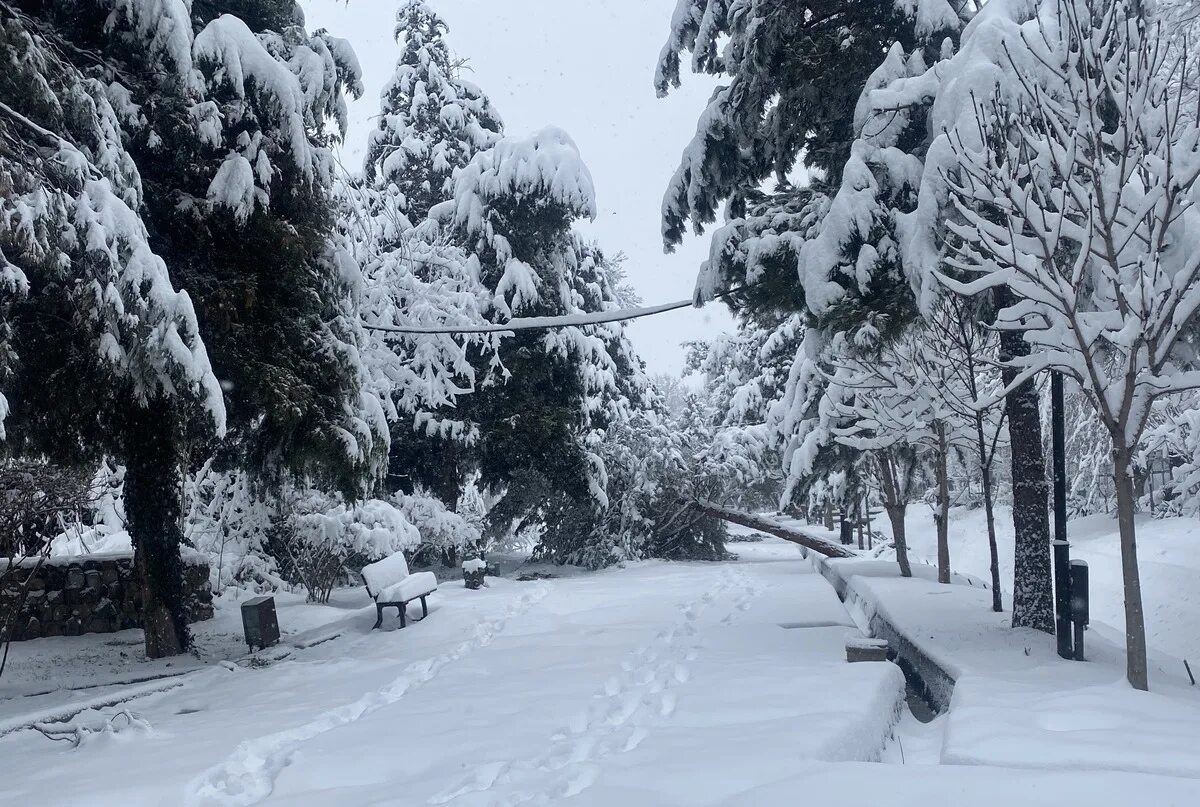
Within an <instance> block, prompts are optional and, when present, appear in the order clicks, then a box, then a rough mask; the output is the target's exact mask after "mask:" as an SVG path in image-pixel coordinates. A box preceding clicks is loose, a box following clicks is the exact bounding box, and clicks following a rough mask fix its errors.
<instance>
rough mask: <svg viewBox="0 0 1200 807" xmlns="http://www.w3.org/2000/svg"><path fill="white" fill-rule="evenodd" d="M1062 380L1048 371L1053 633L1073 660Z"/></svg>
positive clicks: (1064, 653) (1061, 649) (1065, 655)
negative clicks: (1052, 551) (1052, 501)
mask: <svg viewBox="0 0 1200 807" xmlns="http://www.w3.org/2000/svg"><path fill="white" fill-rule="evenodd" d="M1064 410H1065V405H1064V402H1063V377H1062V373H1061V372H1059V371H1058V370H1051V371H1050V436H1051V442H1052V443H1053V453H1054V459H1053V462H1054V611H1055V617H1054V632H1055V634H1056V635H1057V637H1058V655H1060V656H1062V657H1063V658H1068V659H1069V658H1074V656H1075V654H1074V652H1073V649H1072V646H1071V557H1070V544H1069V543H1067V440H1066V425H1065V422H1064V421H1065V414H1064Z"/></svg>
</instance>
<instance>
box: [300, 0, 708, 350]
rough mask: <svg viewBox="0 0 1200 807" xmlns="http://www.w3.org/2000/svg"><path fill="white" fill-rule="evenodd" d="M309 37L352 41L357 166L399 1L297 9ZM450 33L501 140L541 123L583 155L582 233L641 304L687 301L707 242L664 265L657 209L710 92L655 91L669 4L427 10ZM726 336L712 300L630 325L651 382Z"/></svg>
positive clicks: (557, 0) (473, 3)
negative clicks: (621, 259)
mask: <svg viewBox="0 0 1200 807" xmlns="http://www.w3.org/2000/svg"><path fill="white" fill-rule="evenodd" d="M301 4H302V5H303V6H304V8H305V10H306V14H307V18H308V25H309V28H310V29H312V28H328V29H329V31H330V33H332V34H334V35H335V36H341V37H344V38H346V39H349V40H350V42H351V43H352V44H353V45H354V49H355V51H356V52H357V53H358V58H359V61H360V62H361V63H362V68H363V82H364V84H365V85H366V94H365V95H364V96H363V98H362V100H360V101H358V102H355V103H353V104H352V105H351V112H350V116H351V129H350V133H349V135H348V137H347V141H346V145H345V149H344V154H343V159H344V161H345V163H346V165H347V166H354V167H361V164H362V157H363V150H364V144H365V142H366V137H367V132H368V131H369V130H370V128H371V127H372V126H373V125H374V122H373V121H372V116H374V115H376V114H377V113H378V111H379V93H380V90H381V89H382V87H383V84H384V82H385V81H387V79H388V78H390V77H391V75H392V71H393V69H394V67H395V63H396V57H397V56H398V55H399V48H398V46H397V45H396V43H395V42H394V41H393V39H392V30H393V28H394V27H395V22H394V21H395V12H396V9H397V8H398V7H399V5H400V0H350V2H349V3H348V4H347V3H346V0H301ZM430 5H431V6H432V7H433V8H435V9H436V10H437V11H438V12H439V13H440V14H442V16H443V17H444V18H445V19H446V21H447V22H448V23H449V25H450V35H449V42H450V45H451V47H452V48H453V49H454V50H455V52H456V53H457V54H458V55H459V56H461V57H466V58H468V59H469V60H470V67H471V70H472V71H473V74H474V75H473V76H472V77H471V78H472V80H473V81H474V82H475V83H476V84H479V85H480V87H482V88H483V90H484V92H486V93H487V94H488V95H489V96H490V97H491V99H492V101H493V102H494V103H495V105H496V107H497V109H499V111H500V114H501V115H502V116H503V118H504V123H505V127H506V131H507V132H508V133H509V134H515V135H522V134H527V133H530V132H533V131H536V130H537V129H540V128H542V127H543V126H546V125H551V124H552V125H555V126H559V127H561V128H563V129H565V130H566V131H567V132H569V133H570V134H571V136H572V137H573V138H574V139H575V142H576V143H577V144H578V145H579V150H580V152H581V154H582V155H583V159H584V160H585V161H586V162H587V164H588V167H589V168H590V169H591V172H592V178H593V180H594V181H595V185H596V195H597V197H598V198H597V202H598V206H599V211H600V212H599V215H598V216H597V218H596V221H595V223H594V224H588V225H586V226H585V227H584V228H583V229H584V231H585V232H586V233H587V234H588V235H589V236H590V237H593V238H595V239H597V240H598V241H599V242H600V243H601V245H602V246H603V247H604V249H605V250H606V251H607V252H609V253H610V254H611V253H616V252H618V251H624V252H625V253H626V254H627V255H628V256H629V260H628V262H627V263H626V267H627V269H628V271H629V275H630V279H631V280H632V282H633V284H634V286H635V287H636V288H637V290H638V293H639V294H641V296H642V298H643V299H644V300H645V302H646V304H648V305H654V304H658V303H665V302H671V301H674V300H680V299H684V298H687V297H690V296H691V293H692V288H693V286H694V284H695V280H696V269H697V267H698V266H699V264H700V261H701V260H703V258H704V257H705V255H706V254H707V250H708V238H707V236H705V237H702V238H691V239H689V240H688V241H687V242H686V243H685V244H684V245H683V246H682V247H680V248H679V249H678V250H677V251H676V252H675V253H673V254H670V255H666V254H664V253H663V249H662V239H661V236H660V234H659V225H660V216H659V210H660V206H661V203H662V194H663V190H664V189H665V188H666V184H667V180H668V179H670V177H671V174H672V173H673V172H674V170H675V166H676V165H677V164H678V161H679V154H680V152H681V151H682V149H683V147H684V145H686V144H687V142H688V140H690V139H691V135H692V133H693V132H694V131H695V129H696V119H697V117H698V116H699V113H700V111H701V110H702V109H703V107H704V103H705V101H706V100H707V99H708V96H709V94H710V93H711V91H712V87H713V82H712V81H711V80H710V79H709V78H708V77H705V76H687V77H685V81H684V86H683V87H682V88H681V89H680V90H677V91H676V92H674V93H672V94H671V96H670V97H668V98H666V99H658V98H656V97H655V95H654V87H653V83H652V80H653V76H654V64H655V61H656V59H657V56H658V52H659V50H660V49H661V47H662V43H663V42H664V41H665V39H666V36H667V25H668V22H669V20H670V17H671V12H672V11H673V10H674V7H675V0H591V2H581V1H580V0H496V1H490V0H431V2H430ZM731 328H732V319H731V318H730V316H729V314H728V312H727V311H726V309H725V308H724V307H723V306H722V305H720V304H719V303H717V304H713V305H710V306H708V307H707V308H705V309H703V310H700V311H697V310H695V309H684V310H682V311H676V312H672V313H669V314H662V315H660V316H657V317H651V318H648V319H644V320H641V321H639V322H637V323H634V324H632V325H631V326H630V333H631V335H632V337H633V340H634V343H635V345H636V346H637V348H638V351H639V352H640V353H641V355H642V357H643V358H644V359H645V360H646V363H647V365H648V368H649V370H650V371H651V372H667V371H669V372H679V371H680V370H681V369H682V367H683V350H682V348H681V347H680V343H681V342H683V341H684V340H686V339H703V338H708V337H710V336H712V335H714V334H717V333H720V332H723V331H728V330H730V329H731Z"/></svg>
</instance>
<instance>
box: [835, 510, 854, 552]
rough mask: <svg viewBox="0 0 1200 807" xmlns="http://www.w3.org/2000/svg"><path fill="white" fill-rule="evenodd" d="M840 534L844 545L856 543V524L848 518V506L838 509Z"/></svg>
mask: <svg viewBox="0 0 1200 807" xmlns="http://www.w3.org/2000/svg"><path fill="white" fill-rule="evenodd" d="M838 535H839V536H840V537H841V541H842V544H843V545H844V546H850V545H851V544H853V543H854V525H853V524H851V523H850V522H849V520H847V519H846V508H845V507H843V508H841V509H839V510H838Z"/></svg>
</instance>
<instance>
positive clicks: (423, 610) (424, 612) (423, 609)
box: [421, 597, 429, 619]
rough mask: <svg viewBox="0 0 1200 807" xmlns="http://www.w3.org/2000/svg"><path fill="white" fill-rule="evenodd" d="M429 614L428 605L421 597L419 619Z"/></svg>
mask: <svg viewBox="0 0 1200 807" xmlns="http://www.w3.org/2000/svg"><path fill="white" fill-rule="evenodd" d="M427 616H429V605H428V604H427V603H426V602H425V598H424V597H422V598H421V619H424V618H425V617H427Z"/></svg>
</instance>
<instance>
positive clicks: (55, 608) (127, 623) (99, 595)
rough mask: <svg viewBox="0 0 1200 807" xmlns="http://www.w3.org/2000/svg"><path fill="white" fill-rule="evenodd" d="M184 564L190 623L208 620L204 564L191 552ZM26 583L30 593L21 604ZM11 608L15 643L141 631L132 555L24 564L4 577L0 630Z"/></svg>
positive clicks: (210, 610) (138, 590) (209, 598)
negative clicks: (15, 611) (14, 621)
mask: <svg viewBox="0 0 1200 807" xmlns="http://www.w3.org/2000/svg"><path fill="white" fill-rule="evenodd" d="M183 560H184V579H183V587H184V596H185V597H186V601H187V616H188V621H189V622H199V621H201V620H204V619H210V618H211V617H212V615H213V604H212V589H211V587H210V584H209V579H208V573H209V569H208V561H207V559H205V558H203V557H202V556H200V555H196V554H192V553H185V555H184V558H183ZM3 563H4V561H0V564H3ZM3 568H4V567H3V566H2V565H0V570H2V569H3ZM26 582H28V594H27V595H26V597H25V601H24V604H22V603H21V590H22V588H23V587H24V586H25V583H26ZM15 608H20V610H19V612H18V613H17V614H16V627H15V629H14V631H13V637H12V638H13V639H14V640H18V641H19V640H22V639H37V638H40V637H43V636H79V635H80V634H83V633H114V632H116V631H119V630H127V629H129V628H140V627H141V626H142V619H141V616H142V615H141V610H142V588H141V584H140V582H139V581H138V579H137V575H136V574H134V568H133V553H131V552H130V553H111V554H105V555H78V556H74V557H64V558H49V559H47V560H45V561H44V562H43V563H42V564H41V566H36V567H35V566H34V564H31V563H28V562H27V563H25V564H23V565H22V566H20V567H18V568H16V569H14V570H12V572H11V573H10V574H8V575H7V576H6V579H5V581H4V588H3V589H2V590H0V625H2V624H4V623H5V622H7V621H8V620H7V618H6V617H7V616H8V615H10V614H11V613H12V610H13V609H15Z"/></svg>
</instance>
